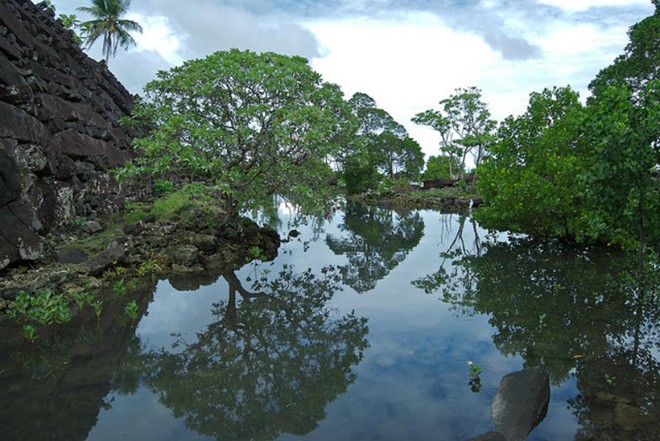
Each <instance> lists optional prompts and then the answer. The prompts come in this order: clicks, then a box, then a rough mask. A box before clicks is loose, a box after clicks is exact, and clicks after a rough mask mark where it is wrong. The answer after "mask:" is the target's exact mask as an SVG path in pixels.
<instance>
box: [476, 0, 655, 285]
mask: <svg viewBox="0 0 660 441" xmlns="http://www.w3.org/2000/svg"><path fill="white" fill-rule="evenodd" d="M655 4H656V11H655V14H653V15H652V16H650V17H647V18H646V19H644V20H643V21H641V22H640V23H638V24H636V25H634V26H632V27H631V29H630V32H629V36H630V42H629V44H628V45H627V46H626V49H625V52H624V54H622V55H621V56H619V57H618V58H617V59H616V60H615V61H614V63H613V64H612V65H611V66H608V67H606V68H604V69H603V70H602V71H601V72H600V73H599V74H598V75H597V76H596V78H595V79H594V81H593V82H592V83H591V85H590V87H591V90H592V93H593V95H592V96H591V97H590V98H589V99H588V100H587V105H586V106H583V105H582V104H581V103H580V102H579V100H578V97H577V94H576V93H575V92H573V91H572V90H571V89H570V88H554V89H553V90H547V89H546V90H545V91H544V92H542V93H541V94H539V93H533V94H532V95H531V98H530V103H529V107H528V109H527V112H526V113H525V114H524V115H522V116H520V117H518V118H513V117H509V118H507V120H506V121H505V122H504V123H503V124H502V125H501V127H500V129H499V131H498V134H497V135H498V136H497V142H496V143H495V144H494V145H493V147H492V156H491V157H490V158H488V160H487V161H486V162H485V163H484V164H483V165H482V167H481V168H480V180H479V184H478V185H479V188H480V190H481V192H482V194H483V196H484V200H485V202H486V205H485V207H484V208H483V209H482V210H480V211H479V213H478V214H477V216H478V217H479V218H480V219H481V220H482V221H484V222H485V223H486V225H487V226H491V227H495V228H508V229H513V230H515V231H523V232H527V233H533V234H540V235H544V236H555V237H564V238H569V239H574V240H577V241H580V242H592V241H602V242H607V243H616V244H618V245H621V246H623V247H625V248H627V249H632V248H634V247H637V248H638V251H639V255H640V259H639V262H640V269H641V268H643V264H642V263H641V262H642V261H643V259H642V258H641V256H643V254H644V250H645V246H646V244H647V243H652V244H655V245H656V246H657V245H658V243H660V218H659V217H658V216H657V213H658V211H659V210H660V180H659V179H658V170H659V164H660V125H659V124H658V121H660V80H659V79H658V66H659V63H658V60H659V59H660V39H659V38H658V35H659V34H658V33H659V31H660V14H659V12H658V3H657V2H656V3H655ZM641 273H642V271H641V270H640V274H641Z"/></svg>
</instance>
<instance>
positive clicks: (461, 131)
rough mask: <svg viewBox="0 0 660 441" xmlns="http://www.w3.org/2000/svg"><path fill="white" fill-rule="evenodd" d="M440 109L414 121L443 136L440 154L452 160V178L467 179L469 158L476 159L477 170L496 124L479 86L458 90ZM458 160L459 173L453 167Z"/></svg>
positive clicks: (445, 100) (419, 116)
mask: <svg viewBox="0 0 660 441" xmlns="http://www.w3.org/2000/svg"><path fill="white" fill-rule="evenodd" d="M440 106H441V108H442V109H441V110H434V109H429V110H425V111H424V112H420V113H418V114H417V115H415V116H414V117H413V118H412V121H413V122H414V123H416V124H421V125H425V126H429V127H431V128H432V129H434V130H436V131H437V132H438V133H439V134H440V151H441V152H442V153H443V154H445V155H447V156H448V157H449V162H448V164H449V166H450V175H451V177H452V178H454V177H457V176H458V177H463V174H464V170H465V165H466V159H467V157H468V155H472V156H473V158H474V164H475V167H477V166H479V164H480V163H481V161H482V160H483V159H484V157H485V156H486V154H487V149H488V146H489V145H490V143H491V142H492V132H493V130H494V129H495V126H496V123H495V121H494V120H492V119H491V118H490V111H489V110H488V108H487V106H486V104H485V103H484V102H483V101H481V90H480V89H478V88H476V87H469V88H459V89H456V93H455V94H453V95H451V96H450V97H449V98H446V99H444V100H442V101H440ZM454 158H457V160H458V162H459V163H460V167H459V170H458V173H455V170H454V169H453V167H452V165H453V163H454V162H455V159H454Z"/></svg>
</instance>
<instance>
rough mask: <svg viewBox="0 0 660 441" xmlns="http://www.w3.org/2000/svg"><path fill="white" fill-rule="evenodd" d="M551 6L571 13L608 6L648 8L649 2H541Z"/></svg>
mask: <svg viewBox="0 0 660 441" xmlns="http://www.w3.org/2000/svg"><path fill="white" fill-rule="evenodd" d="M539 3H543V4H546V5H550V6H555V7H557V8H560V9H563V10H565V11H569V12H579V11H586V10H587V9H589V8H593V7H608V6H638V5H645V6H648V4H649V1H648V0H539Z"/></svg>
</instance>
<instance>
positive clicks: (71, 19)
mask: <svg viewBox="0 0 660 441" xmlns="http://www.w3.org/2000/svg"><path fill="white" fill-rule="evenodd" d="M44 1H45V3H46V4H47V5H48V7H49V8H50V9H52V10H53V12H55V5H54V4H53V2H52V1H51V0H44ZM57 19H58V20H60V21H61V22H62V26H64V27H65V28H66V29H68V30H69V31H71V34H72V36H73V40H74V41H75V42H76V43H77V44H79V45H80V44H82V42H83V39H82V37H81V36H80V34H79V33H80V32H81V31H83V30H84V29H85V27H84V26H83V25H82V24H81V23H80V20H78V17H77V16H76V14H59V15H58V16H57Z"/></svg>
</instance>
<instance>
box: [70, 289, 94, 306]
mask: <svg viewBox="0 0 660 441" xmlns="http://www.w3.org/2000/svg"><path fill="white" fill-rule="evenodd" d="M69 295H70V296H71V298H72V299H73V301H74V303H75V304H76V305H78V308H79V309H80V310H81V311H82V309H83V306H85V305H91V304H92V301H93V300H94V296H92V295H91V294H90V293H88V292H87V291H78V292H73V293H70V294H69Z"/></svg>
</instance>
